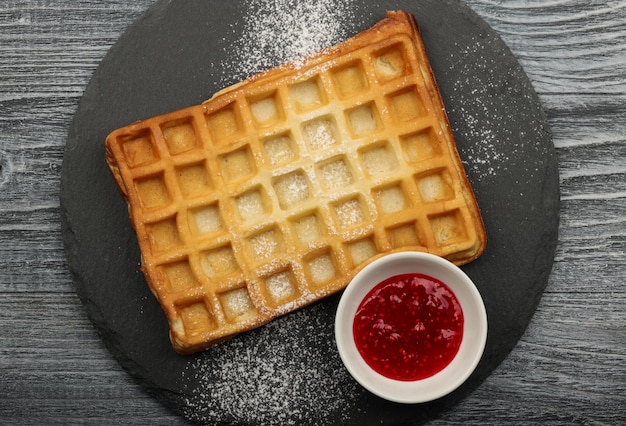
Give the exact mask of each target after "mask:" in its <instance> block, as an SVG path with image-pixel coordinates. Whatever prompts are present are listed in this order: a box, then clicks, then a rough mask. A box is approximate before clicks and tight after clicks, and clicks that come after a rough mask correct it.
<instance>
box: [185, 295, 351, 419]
mask: <svg viewBox="0 0 626 426" xmlns="http://www.w3.org/2000/svg"><path fill="white" fill-rule="evenodd" d="M324 315H325V312H324V308H323V307H321V306H320V305H315V306H312V307H310V308H307V309H304V310H300V311H298V312H297V313H295V314H294V315H292V316H290V317H282V318H279V319H277V320H275V321H273V322H271V323H269V324H267V325H265V326H264V327H261V328H259V329H257V330H256V331H255V332H253V333H247V334H245V335H240V336H238V337H236V338H235V339H233V340H231V341H229V342H227V343H225V344H223V345H221V346H217V347H215V348H213V349H211V350H210V351H209V352H206V353H204V354H201V355H202V356H201V357H199V358H198V359H197V360H196V361H195V362H194V363H193V364H192V365H191V367H190V368H189V370H188V371H186V372H185V374H189V375H190V379H191V381H193V382H197V386H196V387H195V388H194V389H193V390H192V392H191V393H190V395H189V396H188V397H187V399H186V401H185V402H186V407H185V410H186V413H185V414H186V416H187V417H188V418H189V419H191V420H194V421H198V422H203V423H210V424H213V423H214V422H216V421H218V420H219V421H222V422H224V423H237V424H264V425H295V424H298V425H300V424H316V423H315V422H321V423H318V424H330V423H329V422H331V421H332V422H335V423H336V422H339V423H345V422H346V421H347V420H349V419H348V417H347V416H348V413H354V412H355V411H356V410H358V406H357V405H356V401H357V399H358V395H359V394H360V393H362V390H361V389H360V387H359V386H358V385H357V384H356V383H355V382H354V381H353V380H352V379H351V378H350V377H349V376H348V373H347V371H346V370H345V368H344V367H343V365H342V364H341V360H340V358H339V357H338V355H335V354H334V353H329V351H328V346H329V342H328V339H329V337H328V336H329V330H328V327H329V326H332V324H330V321H329V320H328V318H327V317H326V318H325V317H324ZM293 317H296V318H293ZM302 336H306V341H303V339H302ZM259 342H262V343H259ZM314 419H315V420H314Z"/></svg>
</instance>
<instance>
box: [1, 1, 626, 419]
mask: <svg viewBox="0 0 626 426" xmlns="http://www.w3.org/2000/svg"><path fill="white" fill-rule="evenodd" d="M152 3H153V1H152V0H137V1H133V2H127V1H118V0H114V1H105V2H103V1H100V0H80V1H78V0H57V1H51V0H19V1H17V0H8V1H6V0H5V1H3V2H2V3H0V259H1V261H0V330H1V331H0V423H3V424H77V423H80V424H101V423H106V424H145V423H154V424H162V423H167V424H184V421H183V420H182V419H180V418H179V417H177V416H175V415H173V414H172V413H170V412H169V411H168V410H167V409H165V408H163V407H162V406H161V405H160V404H159V403H158V402H157V401H155V400H154V399H153V398H152V397H151V396H150V395H148V394H147V393H146V392H145V391H144V390H143V389H141V388H140V387H139V386H137V385H136V384H135V383H134V381H133V380H132V379H131V378H130V377H129V376H128V375H127V374H126V373H125V372H124V371H122V369H121V368H120V367H119V365H118V364H117V363H116V362H115V361H114V360H113V359H111V357H110V355H109V354H108V352H107V351H106V350H105V348H104V347H103V345H102V343H101V342H100V339H99V337H98V336H97V334H96V332H95V331H94V329H93V326H92V324H91V322H90V321H89V320H88V319H87V317H86V314H85V312H84V310H83V308H82V306H81V304H80V301H79V300H78V298H77V297H76V295H75V293H74V289H73V285H72V280H71V277H70V275H69V273H68V272H67V268H66V264H65V258H64V253H63V244H62V241H61V232H60V219H59V199H58V196H59V176H60V170H61V167H62V161H63V149H64V145H65V139H66V136H67V131H68V128H69V126H70V123H71V120H72V116H73V113H74V111H75V110H76V108H77V105H78V103H79V101H80V97H81V94H82V91H83V90H84V88H85V87H86V85H87V83H88V81H89V78H90V77H91V75H92V73H93V71H94V70H95V69H96V67H97V66H98V63H99V61H100V60H101V59H102V58H103V57H104V55H105V54H106V52H107V50H108V48H109V47H110V46H111V45H112V44H113V43H114V42H115V40H116V39H117V38H118V37H119V36H120V34H121V33H122V31H123V30H124V29H125V28H126V27H127V26H128V25H129V24H130V23H132V22H133V21H134V20H135V19H136V18H137V17H138V16H139V15H140V14H141V13H142V12H144V11H145V10H146V9H147V8H148V7H149V6H150V5H151V4H152ZM466 3H467V4H468V5H469V6H470V7H471V8H472V9H473V10H475V11H476V12H477V13H478V14H479V15H480V16H482V17H483V18H484V19H485V20H486V21H487V22H488V23H489V24H490V25H491V26H492V27H493V28H495V29H496V30H497V31H498V32H499V34H500V35H501V36H502V38H503V40H504V41H505V42H506V43H507V44H508V46H509V47H510V48H511V50H512V51H513V53H514V54H515V56H516V57H517V58H518V59H519V60H520V62H521V64H522V66H523V67H524V69H525V70H526V72H527V74H528V76H529V77H530V79H531V81H532V83H533V85H534V87H535V89H536V91H537V92H538V94H539V96H540V99H541V100H542V103H543V105H544V108H545V111H546V114H547V116H548V118H549V122H550V125H551V128H552V132H553V135H554V143H555V146H556V149H557V154H558V158H559V169H560V176H561V194H562V199H561V202H562V204H561V225H560V230H559V232H560V237H559V244H558V247H557V258H556V263H555V265H554V268H553V271H552V275H551V277H550V282H549V285H548V288H547V290H546V292H545V293H544V296H543V298H542V300H541V302H540V305H539V309H538V311H537V313H536V315H535V317H534V318H533V321H532V322H531V325H530V327H529V328H528V330H527V332H526V334H525V335H524V337H523V338H522V340H521V341H520V342H519V344H518V345H517V347H516V349H515V350H514V351H513V352H512V353H511V355H510V356H509V357H508V358H507V360H506V361H505V362H504V363H503V364H502V365H501V366H500V367H499V368H498V369H497V370H496V371H495V372H494V374H492V375H491V376H490V377H489V378H488V379H487V380H486V381H485V382H484V383H483V384H482V385H481V386H480V387H479V388H478V389H477V391H476V392H474V393H473V394H472V395H471V396H470V397H469V398H467V399H465V400H464V401H462V402H461V403H460V404H459V405H458V406H457V407H455V408H454V409H453V410H451V411H449V412H447V413H445V414H444V415H443V416H442V417H441V419H439V420H437V421H435V422H433V423H434V424H439V423H440V424H447V423H457V424H484V423H488V424H520V423H524V424H526V423H541V424H545V423H549V424H571V423H574V424H619V423H624V422H626V408H624V407H625V406H626V405H625V404H626V331H625V330H626V262H625V261H624V260H625V258H626V161H625V160H626V25H624V23H625V22H626V1H623V0H618V1H616V0H596V1H593V2H587V1H582V0H569V1H568V0H558V1H557V0H508V1H506V2H504V1H495V0H467V1H466Z"/></svg>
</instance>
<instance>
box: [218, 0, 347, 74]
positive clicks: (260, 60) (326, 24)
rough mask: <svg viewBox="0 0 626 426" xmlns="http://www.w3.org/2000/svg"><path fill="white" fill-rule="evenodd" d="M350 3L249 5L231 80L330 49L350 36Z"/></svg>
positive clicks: (262, 0) (260, 1)
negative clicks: (347, 23)
mask: <svg viewBox="0 0 626 426" xmlns="http://www.w3.org/2000/svg"><path fill="white" fill-rule="evenodd" d="M350 3H351V0H348V1H341V0H325V1H297V0H251V1H248V2H246V8H247V13H246V14H245V15H244V16H245V21H244V26H243V34H242V35H241V38H240V39H239V40H237V41H236V42H235V43H234V46H233V48H234V49H236V51H238V52H241V53H240V55H239V56H240V57H239V58H238V59H239V61H237V62H235V63H233V64H232V65H233V67H232V68H229V72H231V73H232V74H231V77H235V78H238V79H240V80H241V79H243V78H245V77H248V76H250V75H253V74H256V73H258V72H261V71H264V70H266V69H268V68H271V67H273V66H276V65H279V64H282V63H285V62H289V61H297V60H299V59H302V58H304V57H306V56H307V55H310V54H312V53H315V52H317V51H319V50H322V49H324V48H327V47H330V46H332V45H334V44H336V43H337V42H339V41H341V40H343V39H345V38H347V37H348V36H350V35H351V34H348V33H347V31H346V28H347V26H346V25H344V24H345V23H346V22H352V21H353V20H354V16H353V15H352V12H351V10H352V9H353V8H352V7H351V4H350Z"/></svg>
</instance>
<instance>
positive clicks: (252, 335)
mask: <svg viewBox="0 0 626 426" xmlns="http://www.w3.org/2000/svg"><path fill="white" fill-rule="evenodd" d="M351 2H352V0H347V1H346V0H344V1H340V0H324V1H297V0H251V1H248V2H246V3H245V6H244V7H245V9H246V12H245V13H244V17H243V27H242V28H240V27H237V28H235V27H233V33H235V34H238V35H240V36H239V37H238V38H237V39H236V40H235V41H234V42H233V45H232V49H233V51H234V52H237V55H235V56H234V58H233V63H232V64H226V65H225V66H224V69H225V70H227V71H228V73H229V74H228V76H224V78H225V79H228V80H229V81H233V82H235V81H238V80H242V79H244V78H246V77H249V76H251V75H254V74H256V73H258V72H261V71H264V70H266V69H268V68H271V67H273V66H276V65H279V64H282V63H285V62H289V61H297V60H299V59H301V58H304V57H306V56H307V55H309V54H313V53H315V52H317V51H319V50H321V49H324V48H326V47H330V46H332V45H334V44H336V43H337V42H339V41H342V40H344V39H346V38H348V37H349V36H351V35H352V34H349V33H348V30H347V28H353V27H354V25H355V22H354V16H353V13H352V10H353V9H354V8H353V7H352V4H351ZM233 25H235V24H233ZM305 89H307V90H308V91H305V93H304V95H306V96H304V98H303V99H304V100H308V101H311V102H313V101H316V99H317V98H316V97H315V96H317V95H316V93H313V92H312V91H311V88H306V87H305ZM307 96H308V97H307ZM309 98H311V99H309ZM262 106H263V108H261V106H259V108H258V111H257V115H258V116H257V119H259V117H260V118H264V117H265V116H266V115H268V114H269V113H270V112H271V108H266V105H262ZM309 124H311V123H309ZM313 124H317V125H318V126H317V127H315V129H314V130H316V132H314V134H313V135H311V137H312V139H313V140H311V141H309V142H310V143H311V144H313V145H315V144H316V143H317V144H320V145H321V147H325V146H326V145H327V144H332V143H334V133H333V130H332V128H331V126H332V123H330V124H329V123H327V122H326V121H321V122H314V123H313ZM312 129H313V128H312ZM266 148H268V149H272V148H276V149H278V150H279V151H281V152H282V153H284V154H285V156H287V155H288V156H293V155H294V154H293V152H291V151H290V150H291V147H290V142H289V139H288V138H285V140H281V141H280V143H278V142H277V143H276V146H272V145H267V146H266ZM281 159H282V157H281ZM277 161H278V160H277ZM274 185H275V187H276V189H277V192H278V193H279V198H280V199H281V202H282V203H283V204H285V203H286V204H287V205H290V204H291V203H294V202H297V201H300V200H301V199H304V198H306V197H308V184H307V182H306V179H305V177H304V175H302V174H300V173H292V174H289V175H286V176H283V178H282V179H279V180H277V181H276V182H274ZM257 195H258V194H257ZM238 207H239V210H240V213H241V214H242V215H243V216H246V215H247V214H254V213H252V212H253V211H256V210H258V209H259V207H260V203H259V200H257V199H255V198H250V199H242V200H240V201H239V204H238ZM242 210H243V211H242ZM306 225H307V227H310V228H311V229H308V230H307V232H308V233H310V234H311V235H308V234H307V232H305V234H307V235H306V236H307V237H309V238H312V239H314V238H315V236H316V235H318V234H319V233H320V232H321V231H320V230H319V226H318V225H317V224H315V223H309V222H307V223H306ZM254 247H255V249H258V250H261V251H262V250H263V249H270V250H271V247H272V245H271V241H264V240H259V241H258V244H256V245H255V246H254ZM256 254H257V255H263V254H264V253H262V252H257V253H256ZM321 259H322V261H320V262H321V263H322V266H324V267H325V268H326V269H324V272H323V273H322V272H319V274H320V275H321V276H325V275H324V274H325V273H327V272H326V271H327V270H328V268H327V266H328V265H326V264H325V263H324V262H323V261H324V260H326V258H325V257H324V256H322V257H321ZM328 262H331V261H330V260H328ZM310 266H311V265H310ZM313 266H314V265H313ZM313 266H311V267H313ZM331 266H332V263H331ZM333 273H334V271H333ZM280 280H282V281H280ZM273 289H274V290H273V291H275V292H276V294H277V296H278V297H280V296H282V295H284V294H285V293H289V292H290V291H293V288H292V287H291V286H290V283H289V280H288V278H287V277H286V276H283V277H281V278H277V281H276V282H275V283H274V287H273ZM331 305H332V304H330V305H329V304H328V302H326V303H320V304H316V305H314V306H310V307H307V308H306V309H301V310H299V311H297V312H294V313H292V314H290V315H288V316H285V317H280V318H278V319H276V320H274V321H272V322H270V323H269V324H267V325H265V326H263V327H260V328H258V329H256V330H253V331H251V332H248V333H243V334H241V335H239V336H237V337H236V338H234V339H232V340H230V341H228V342H225V343H223V344H221V345H219V346H217V347H215V348H212V349H211V350H209V351H207V352H204V353H201V354H198V355H197V358H196V359H195V360H194V362H193V363H191V364H190V365H189V367H188V368H187V370H186V371H185V372H184V375H183V378H182V379H183V381H184V382H185V383H186V387H187V388H186V389H185V395H187V396H186V399H185V407H184V411H185V416H186V417H188V418H189V419H191V420H194V421H199V422H203V423H211V424H212V423H217V422H222V423H237V424H242V423H243V424H252V423H253V424H267V425H271V424H280V425H289V424H327V423H329V422H331V421H334V422H345V421H346V420H348V419H347V418H346V417H345V416H347V415H348V414H349V413H351V415H353V414H354V413H355V412H356V411H358V410H359V407H358V404H357V402H356V401H357V400H358V398H360V397H361V396H362V393H363V392H364V391H363V389H362V388H361V387H360V386H358V385H357V384H356V382H355V381H354V380H353V379H352V378H351V377H350V375H349V374H348V372H347V371H346V369H345V368H344V366H343V364H342V363H341V360H340V358H339V356H338V354H337V352H336V348H335V346H334V342H333V325H334V323H333V321H334V307H333V306H331ZM342 420H343V421H342Z"/></svg>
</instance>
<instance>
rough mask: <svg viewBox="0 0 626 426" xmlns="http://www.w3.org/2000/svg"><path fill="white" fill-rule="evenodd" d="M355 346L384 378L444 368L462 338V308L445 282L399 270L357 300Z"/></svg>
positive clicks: (410, 378) (405, 378)
mask: <svg viewBox="0 0 626 426" xmlns="http://www.w3.org/2000/svg"><path fill="white" fill-rule="evenodd" d="M353 333H354V340H355V343H356V347H357V349H358V350H359V352H360V354H361V356H362V357H363V359H364V360H365V362H366V363H367V364H368V365H369V366H370V367H371V368H372V369H373V370H375V371H376V372H378V373H380V374H382V375H383V376H385V377H388V378H390V379H395V380H402V381H414V380H420V379H425V378H427V377H430V376H432V375H434V374H436V373H438V372H439V371H441V370H443V369H444V368H445V367H446V366H447V365H448V364H449V363H450V362H451V361H452V359H453V358H454V356H455V355H456V353H457V352H458V350H459V346H460V345H461V339H462V338H463V310H462V309H461V305H460V304H459V301H458V300H457V298H456V296H455V295H454V294H453V293H452V291H451V290H450V289H449V288H448V286H447V285H445V284H444V283H443V282H441V281H439V280H437V279H435V278H432V277H430V276H427V275H423V274H403V275H396V276H393V277H391V278H388V279H386V280H385V281H383V282H381V283H379V284H378V285H376V287H374V288H373V289H372V290H371V291H370V292H369V293H368V294H367V296H365V298H364V299H363V301H362V302H361V304H360V305H359V307H358V309H357V312H356V315H355V317H354V323H353Z"/></svg>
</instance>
